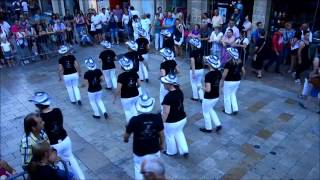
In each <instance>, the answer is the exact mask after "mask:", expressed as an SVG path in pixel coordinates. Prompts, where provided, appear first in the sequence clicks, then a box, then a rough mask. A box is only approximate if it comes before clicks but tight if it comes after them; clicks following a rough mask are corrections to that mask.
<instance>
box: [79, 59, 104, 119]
mask: <svg viewBox="0 0 320 180" xmlns="http://www.w3.org/2000/svg"><path fill="white" fill-rule="evenodd" d="M84 63H85V64H86V66H87V68H88V69H89V70H88V71H87V72H85V73H84V79H85V84H86V86H88V97H89V101H90V104H91V107H92V110H93V113H94V114H93V115H92V117H93V118H95V119H100V113H99V108H100V110H101V112H102V114H103V116H104V118H105V119H108V113H107V111H106V108H105V106H104V104H103V102H102V100H101V96H102V86H101V81H103V75H102V72H101V70H100V69H97V65H96V63H95V61H94V60H93V59H92V58H88V59H86V60H85V61H84ZM98 107H99V108H98Z"/></svg>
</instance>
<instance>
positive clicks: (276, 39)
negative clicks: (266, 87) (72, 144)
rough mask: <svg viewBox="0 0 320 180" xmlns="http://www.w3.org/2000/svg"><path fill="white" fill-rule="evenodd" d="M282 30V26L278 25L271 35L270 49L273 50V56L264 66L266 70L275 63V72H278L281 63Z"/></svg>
mask: <svg viewBox="0 0 320 180" xmlns="http://www.w3.org/2000/svg"><path fill="white" fill-rule="evenodd" d="M283 32H284V28H283V27H280V28H279V30H278V31H277V32H275V33H274V35H273V37H272V50H273V58H271V59H270V60H269V62H268V63H267V64H266V65H265V66H264V70H265V71H266V72H268V70H269V67H270V66H271V65H272V64H273V63H276V66H275V70H274V71H275V72H276V73H281V72H280V64H281V63H283V46H284V44H283Z"/></svg>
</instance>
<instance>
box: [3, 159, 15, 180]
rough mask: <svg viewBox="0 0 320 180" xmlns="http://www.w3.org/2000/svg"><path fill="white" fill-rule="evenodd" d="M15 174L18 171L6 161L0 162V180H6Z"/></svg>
mask: <svg viewBox="0 0 320 180" xmlns="http://www.w3.org/2000/svg"><path fill="white" fill-rule="evenodd" d="M14 174H16V170H14V169H13V168H12V167H11V166H10V165H9V164H8V163H7V162H6V161H4V160H0V179H1V180H5V179H7V178H8V177H9V176H11V175H14Z"/></svg>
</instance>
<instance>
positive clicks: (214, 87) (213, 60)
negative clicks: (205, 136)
mask: <svg viewBox="0 0 320 180" xmlns="http://www.w3.org/2000/svg"><path fill="white" fill-rule="evenodd" d="M205 60H206V63H207V64H208V65H209V72H208V73H207V74H206V75H205V78H204V82H205V85H204V88H203V89H204V92H205V93H204V99H203V101H202V113H203V118H204V125H205V126H204V127H205V128H200V131H202V132H205V133H210V132H212V121H213V122H214V124H215V126H216V132H217V133H218V132H219V131H220V130H221V128H222V126H221V123H220V120H219V117H218V115H217V113H216V111H215V110H214V107H215V105H216V104H217V102H218V101H219V85H220V80H221V76H222V74H221V72H220V71H219V68H220V66H221V63H220V60H219V58H218V56H216V55H213V56H212V55H211V56H206V57H205Z"/></svg>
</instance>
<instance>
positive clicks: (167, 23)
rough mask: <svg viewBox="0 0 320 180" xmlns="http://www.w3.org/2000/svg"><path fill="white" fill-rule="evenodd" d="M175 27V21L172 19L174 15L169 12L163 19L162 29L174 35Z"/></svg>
mask: <svg viewBox="0 0 320 180" xmlns="http://www.w3.org/2000/svg"><path fill="white" fill-rule="evenodd" d="M174 25H175V19H174V18H173V17H172V13H171V12H170V11H169V12H168V14H167V17H165V18H164V19H163V23H162V28H163V29H167V30H168V31H169V32H170V33H173V31H174Z"/></svg>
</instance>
